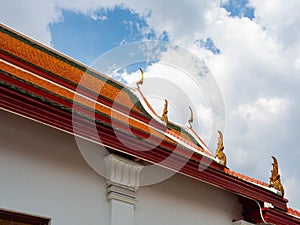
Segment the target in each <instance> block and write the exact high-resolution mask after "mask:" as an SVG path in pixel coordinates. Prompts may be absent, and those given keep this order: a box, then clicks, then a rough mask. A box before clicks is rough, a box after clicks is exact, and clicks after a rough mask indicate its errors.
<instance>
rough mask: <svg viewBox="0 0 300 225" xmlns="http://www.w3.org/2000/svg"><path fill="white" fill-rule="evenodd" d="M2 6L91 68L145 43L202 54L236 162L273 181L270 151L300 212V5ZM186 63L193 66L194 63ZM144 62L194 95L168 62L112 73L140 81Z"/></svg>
mask: <svg viewBox="0 0 300 225" xmlns="http://www.w3.org/2000/svg"><path fill="white" fill-rule="evenodd" d="M1 4H2V5H1V6H2V7H1V8H0V21H1V22H2V23H4V24H7V25H8V26H11V27H12V28H14V29H16V30H18V31H20V32H22V33H24V34H26V35H28V36H30V37H33V38H35V39H36V40H38V41H40V42H42V43H44V44H46V45H49V46H51V47H53V48H55V49H57V50H58V51H60V52H62V53H64V54H66V55H69V56H71V57H72V58H74V59H76V60H79V61H80V62H83V63H84V64H87V65H91V64H92V63H93V62H94V61H95V60H96V59H97V58H98V57H100V56H103V55H105V53H107V52H108V51H110V50H111V49H114V48H118V47H120V46H124V45H125V44H128V43H132V42H136V41H141V40H159V41H162V42H164V43H171V44H175V45H178V46H180V47H181V48H184V49H186V50H188V51H189V52H191V53H192V54H194V55H195V56H197V57H199V58H201V59H203V61H204V62H205V63H206V65H207V67H208V68H209V71H210V72H211V73H212V74H213V77H214V79H215V80H216V82H217V83H218V87H219V89H220V92H221V93H222V96H223V99H224V104H225V110H226V113H225V116H226V120H225V124H226V125H225V128H224V138H225V152H226V153H227V157H228V164H229V168H231V169H233V170H237V171H239V172H242V173H244V174H247V175H249V176H252V177H255V178H258V179H261V180H263V181H266V182H268V179H269V175H270V169H271V163H272V159H271V155H275V156H277V158H278V161H279V166H280V169H281V172H282V176H281V177H282V180H283V184H284V186H285V188H286V195H287V198H289V199H290V206H292V207H295V208H298V209H300V193H299V186H300V179H299V174H300V173H299V171H300V164H299V163H298V159H299V156H300V150H299V148H298V141H297V140H299V134H300V124H299V123H298V121H299V118H298V117H299V116H298V115H300V103H299V99H300V92H299V85H300V78H299V74H300V42H299V40H300V29H299V27H300V14H299V11H300V1H298V0H287V1H284V2H283V1H280V0H264V1H262V0H249V1H248V0H210V1H208V0H187V1H177V0H174V2H173V3H172V5H170V3H169V2H168V1H159V0H158V1H155V0H151V1H150V0H145V1H138V0H111V1H103V0H92V1H89V0H78V1H68V0H47V1H44V2H43V4H39V3H37V2H36V0H26V1H19V2H18V4H15V3H14V2H13V1H11V0H2V2H1ZM12 11H13V12H14V13H11V12H12ZM169 54H172V52H169ZM167 56H168V55H167ZM167 56H162V58H163V57H167ZM174 60H175V61H176V59H174ZM177 63H178V65H179V64H180V63H183V62H178V61H177ZM185 63H186V65H188V66H191V65H189V61H188V60H187V61H186V62H185ZM141 65H142V67H143V69H144V70H145V71H146V76H150V75H151V76H152V75H153V74H156V75H157V76H158V75H161V76H164V78H165V79H169V81H174V82H175V81H176V80H178V82H179V86H180V88H182V90H188V91H191V92H192V91H194V90H193V89H192V88H191V87H190V86H189V85H186V84H185V80H184V79H181V80H180V78H179V77H178V76H179V75H178V76H177V75H176V74H172V73H173V70H171V69H170V68H166V67H165V66H161V65H154V64H151V63H149V64H147V63H146V64H145V63H144V64H137V65H131V67H130V69H129V70H120V71H119V72H120V74H114V78H116V79H118V80H119V81H122V82H124V83H130V82H134V81H135V80H137V79H139V77H140V74H139V71H138V67H140V66H141ZM135 66H136V68H135V69H134V67H135ZM123 69H124V68H123ZM128 72H133V73H132V74H128ZM145 85H146V84H145ZM142 88H145V86H143V87H142ZM168 91H169V92H176V91H174V90H173V89H172V90H168ZM193 94H195V93H191V94H190V96H192V95H193ZM199 99H200V97H198V95H195V97H193V101H194V102H195V105H197V107H198V108H197V110H195V111H196V113H195V114H197V116H198V119H199V124H200V125H199V129H198V130H197V132H198V133H200V134H201V135H202V136H204V137H207V136H209V130H210V129H209V125H210V123H209V122H207V121H210V120H211V113H210V112H211V110H210V109H209V108H208V106H207V105H205V104H202V103H201V102H200V100H199ZM196 103H197V104H196ZM177 107H178V110H179V109H181V108H182V109H183V111H184V110H185V109H186V106H185V105H183V106H181V105H180V106H177ZM184 112H185V111H184ZM171 119H172V118H171Z"/></svg>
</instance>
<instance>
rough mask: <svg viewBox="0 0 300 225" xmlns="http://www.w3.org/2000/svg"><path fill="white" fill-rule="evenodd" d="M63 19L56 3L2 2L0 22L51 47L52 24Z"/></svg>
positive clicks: (35, 1) (35, 0)
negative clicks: (50, 29)
mask: <svg viewBox="0 0 300 225" xmlns="http://www.w3.org/2000/svg"><path fill="white" fill-rule="evenodd" d="M60 19H61V13H60V10H58V9H57V8H56V4H55V2H54V1H43V2H42V4H41V1H38V0H21V1H18V2H17V3H16V2H15V1H10V0H2V1H1V7H0V22H1V23H4V24H6V25H8V26H10V27H12V28H14V29H16V30H18V31H20V32H22V33H24V34H26V35H28V36H30V37H32V38H34V39H36V40H38V41H40V42H42V43H44V44H47V45H50V42H51V34H50V31H49V25H50V23H54V22H57V21H59V20H60Z"/></svg>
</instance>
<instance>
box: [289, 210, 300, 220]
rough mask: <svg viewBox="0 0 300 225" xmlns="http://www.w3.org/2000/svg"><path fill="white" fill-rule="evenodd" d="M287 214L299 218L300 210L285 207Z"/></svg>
mask: <svg viewBox="0 0 300 225" xmlns="http://www.w3.org/2000/svg"><path fill="white" fill-rule="evenodd" d="M286 213H287V214H289V215H291V216H295V217H297V218H300V212H299V211H297V210H296V209H292V208H287V212H286Z"/></svg>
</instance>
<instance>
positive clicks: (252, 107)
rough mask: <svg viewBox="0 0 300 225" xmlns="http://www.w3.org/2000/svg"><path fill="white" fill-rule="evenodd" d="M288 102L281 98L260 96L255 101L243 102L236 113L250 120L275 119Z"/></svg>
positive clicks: (263, 120)
mask: <svg viewBox="0 0 300 225" xmlns="http://www.w3.org/2000/svg"><path fill="white" fill-rule="evenodd" d="M286 105H287V102H286V100H285V99H279V98H269V99H268V98H259V99H257V100H256V101H255V102H254V103H251V104H242V105H239V106H238V110H237V111H236V112H234V115H236V116H240V117H241V118H243V119H244V120H247V121H249V122H251V123H252V122H261V123H263V122H265V121H270V120H274V116H276V115H278V114H280V113H281V112H284V110H285V109H286V107H287V106H286Z"/></svg>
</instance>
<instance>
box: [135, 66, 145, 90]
mask: <svg viewBox="0 0 300 225" xmlns="http://www.w3.org/2000/svg"><path fill="white" fill-rule="evenodd" d="M140 71H141V73H142V77H141V79H140V80H139V81H138V82H136V85H137V87H138V88H140V85H142V84H143V83H144V72H143V70H142V69H141V68H140Z"/></svg>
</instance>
